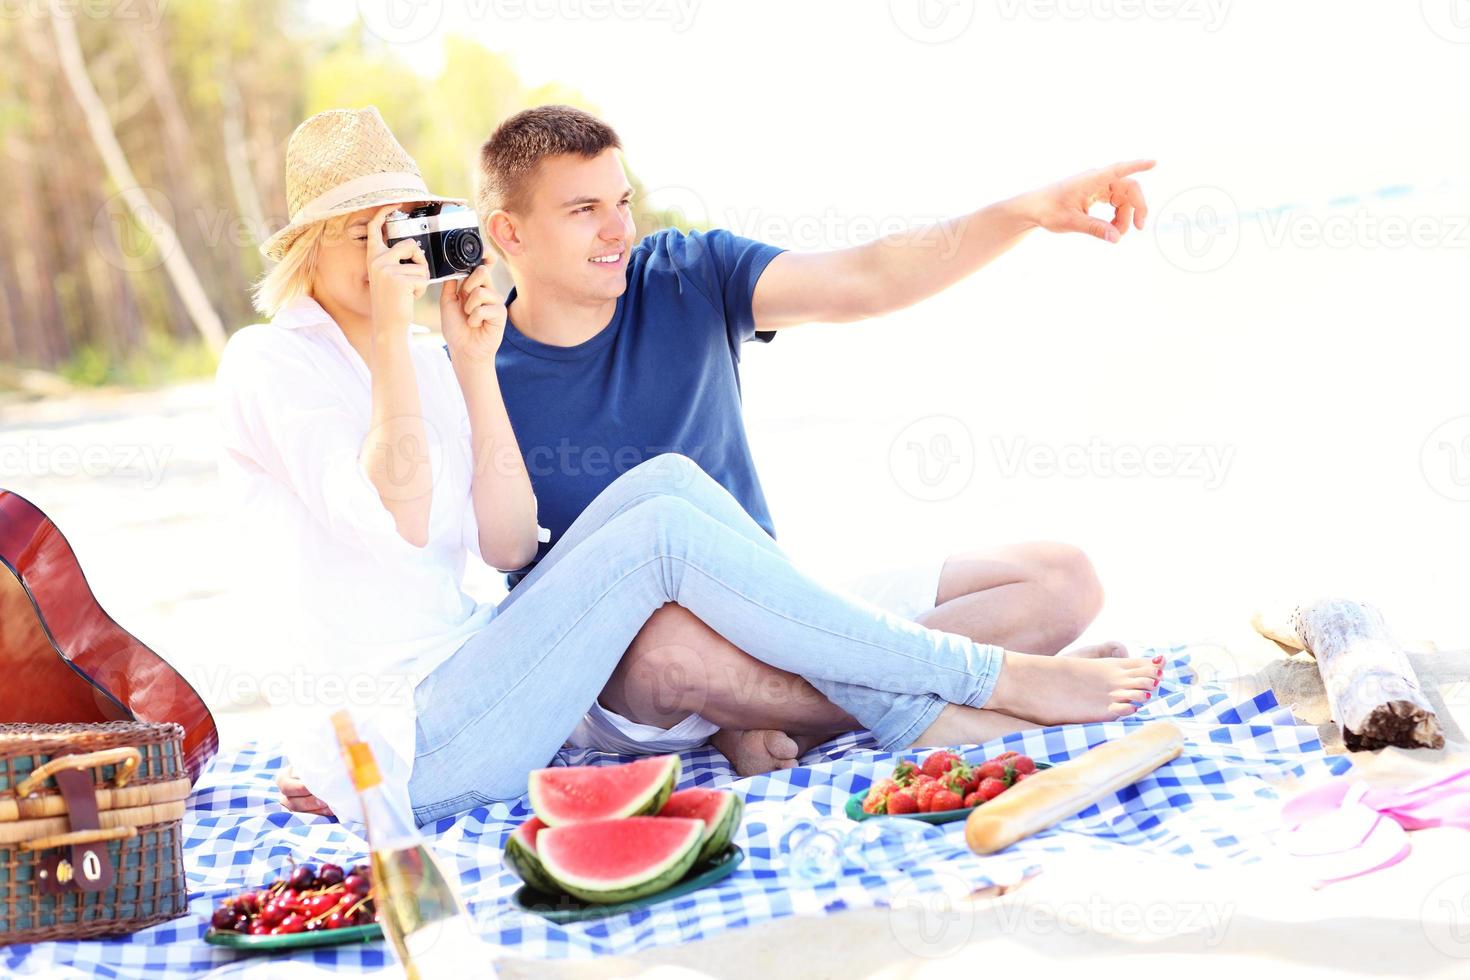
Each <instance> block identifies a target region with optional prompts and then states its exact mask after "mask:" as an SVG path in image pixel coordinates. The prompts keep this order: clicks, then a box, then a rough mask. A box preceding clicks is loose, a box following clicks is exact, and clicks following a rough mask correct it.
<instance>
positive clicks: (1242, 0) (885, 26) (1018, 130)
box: [311, 0, 1470, 244]
mask: <svg viewBox="0 0 1470 980" xmlns="http://www.w3.org/2000/svg"><path fill="white" fill-rule="evenodd" d="M356 7H357V9H358V10H359V11H360V13H361V15H362V16H363V18H364V20H365V22H366V23H367V24H368V25H369V27H370V28H371V29H374V30H375V31H376V33H379V34H380V35H384V36H386V37H388V38H389V39H390V40H392V41H394V42H395V43H397V42H405V43H401V44H399V45H398V46H399V48H400V50H401V51H402V52H403V54H404V56H405V57H406V58H407V59H409V60H410V61H411V62H414V63H418V64H422V65H424V66H425V67H426V69H432V68H433V67H435V66H436V65H437V62H438V59H439V56H440V51H441V45H442V37H443V35H444V34H445V33H446V32H461V33H464V34H468V35H470V36H473V37H475V38H476V39H478V40H480V41H481V42H483V43H484V44H485V45H487V46H488V47H490V48H492V49H496V50H501V51H507V52H509V53H510V54H511V55H512V57H513V59H514V62H515V64H516V66H517V68H518V70H519V72H520V74H521V75H522V77H523V78H524V79H525V80H526V81H527V82H528V83H529V84H539V83H541V82H544V81H553V80H554V81H561V82H565V83H568V84H570V85H573V86H575V87H577V88H578V89H580V90H581V91H582V92H583V93H584V94H585V95H586V96H587V97H588V98H589V99H591V100H592V101H593V102H594V103H596V104H597V105H599V106H600V107H601V110H602V112H603V114H604V116H605V118H607V119H608V120H609V121H610V122H612V124H613V125H614V126H615V127H616V128H617V129H618V130H619V132H620V134H621V135H622V137H623V140H624V143H625V145H626V147H627V149H628V154H629V159H630V161H631V162H632V164H633V166H634V167H635V168H636V169H637V171H638V172H639V173H640V174H641V175H642V176H643V177H644V179H645V180H646V181H647V183H648V185H649V187H650V188H665V187H670V188H692V189H694V190H695V191H696V192H697V193H698V195H699V196H700V198H701V199H702V206H703V207H705V208H706V209H707V210H708V211H709V212H710V214H711V217H712V218H714V219H716V221H715V223H716V224H722V225H725V226H730V225H732V224H734V223H735V222H734V221H732V220H731V216H732V214H739V215H743V216H744V219H743V220H749V221H757V222H758V220H759V216H760V215H761V214H767V213H768V214H775V215H785V216H791V215H805V216H809V221H810V222H811V223H812V224H813V225H815V224H816V223H817V221H818V219H820V218H821V217H822V216H823V215H824V214H825V213H826V211H827V209H829V208H832V209H836V210H837V211H840V212H842V213H845V214H849V215H850V214H853V213H861V214H863V215H867V216H872V217H875V218H881V217H889V216H893V217H905V216H912V217H914V218H924V217H928V216H931V215H936V214H948V213H952V212H956V211H963V210H969V209H970V208H972V207H975V206H978V205H980V204H983V203H985V202H987V201H989V200H991V199H993V198H994V197H996V196H997V195H1001V194H1005V193H1009V192H1012V191H1016V190H1021V189H1025V188H1027V187H1030V186H1032V185H1034V184H1036V183H1037V182H1039V181H1044V180H1048V179H1050V178H1053V177H1059V176H1063V175H1066V174H1069V173H1071V172H1073V171H1076V170H1079V169H1083V168H1085V167H1088V166H1093V165H1097V164H1100V163H1103V162H1107V161H1112V160H1115V159H1129V158H1133V157H1138V156H1153V157H1157V158H1158V159H1159V160H1160V161H1161V167H1160V170H1159V171H1158V173H1157V174H1156V175H1155V186H1156V187H1157V188H1158V189H1159V190H1160V191H1162V192H1167V191H1168V190H1169V189H1170V188H1185V187H1192V186H1195V185H1198V184H1212V185H1225V186H1228V187H1229V189H1230V192H1231V194H1232V195H1233V196H1234V198H1235V199H1236V201H1237V202H1238V203H1239V204H1240V205H1241V206H1242V207H1272V206H1275V205H1279V204H1285V203H1292V202H1308V203H1310V202H1313V201H1316V200H1318V199H1326V198H1330V197H1332V196H1334V195H1337V194H1341V193H1351V192H1360V191H1365V190H1370V189H1372V188H1374V187H1377V186H1381V185H1383V184H1397V183H1404V182H1416V183H1422V182H1425V181H1437V180H1440V179H1443V178H1446V177H1451V176H1463V175H1464V174H1465V172H1466V164H1467V162H1470V126H1467V125H1466V123H1467V120H1466V117H1465V114H1464V100H1463V98H1462V96H1463V93H1464V92H1465V91H1466V83H1467V81H1470V3H1467V2H1466V0H1400V2H1395V3H1391V4H1390V3H1383V2H1379V0H1293V2H1291V3H1271V2H1267V0H989V2H982V0H801V2H790V0H741V2H730V0H464V2H457V0H359V2H358V3H357V4H356ZM311 9H312V10H313V12H314V13H317V14H318V15H319V16H322V17H324V18H326V19H340V18H341V16H343V13H344V12H345V13H348V14H350V13H351V12H352V10H353V5H350V4H340V3H339V4H327V3H321V2H317V3H314V4H312V5H311ZM1457 18H1458V19H1457ZM686 195H687V192H683V191H679V190H673V191H671V192H670V197H671V199H673V200H674V201H675V202H676V203H683V199H684V197H685V196H686ZM823 227H827V226H826V225H823ZM842 227H847V228H850V227H851V226H842ZM860 232H861V228H855V229H852V230H851V231H843V230H839V232H838V233H837V235H836V237H839V238H840V237H841V236H842V235H844V234H851V235H857V234H859V233H860ZM798 233H799V232H798ZM832 244H842V242H841V241H832Z"/></svg>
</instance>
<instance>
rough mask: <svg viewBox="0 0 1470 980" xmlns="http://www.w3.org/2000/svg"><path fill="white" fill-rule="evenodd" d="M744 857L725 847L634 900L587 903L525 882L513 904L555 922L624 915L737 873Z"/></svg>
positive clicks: (736, 848)
mask: <svg viewBox="0 0 1470 980" xmlns="http://www.w3.org/2000/svg"><path fill="white" fill-rule="evenodd" d="M744 860H745V852H744V851H742V850H741V849H740V848H738V847H736V846H735V845H734V844H731V845H730V846H729V847H727V848H726V849H725V853H723V854H721V855H720V856H719V857H717V858H715V859H714V860H712V861H706V862H705V863H704V864H703V865H697V866H696V867H694V868H692V869H690V872H689V874H687V875H685V876H684V877H683V878H680V879H679V880H678V881H676V882H675V883H674V884H672V885H670V886H669V887H668V888H665V889H664V890H663V891H661V892H656V893H654V894H652V895H646V896H644V897H643V898H639V899H635V900H634V901H631V902H617V903H615V904H613V905H598V904H595V903H593V902H584V901H582V900H581V899H579V898H572V897H571V896H570V895H547V894H544V893H543V892H538V891H532V890H531V889H530V888H528V887H527V886H525V885H522V886H521V887H520V888H519V889H517V890H516V893H515V894H514V895H512V896H511V897H510V903H511V904H512V905H514V906H515V907H516V908H518V909H520V910H521V911H522V912H533V913H535V914H536V915H539V916H541V917H542V918H543V919H550V920H551V921H552V922H586V921H587V920H589V919H603V918H606V917H607V916H610V915H622V914H623V913H624V912H633V911H636V910H638V909H642V908H647V907H648V906H650V905H656V904H658V903H659V902H667V901H668V900H669V899H671V898H680V897H682V896H684V895H688V894H689V893H690V892H693V891H698V890H699V889H701V888H704V887H705V886H706V885H713V884H714V883H715V882H717V881H722V880H724V879H725V878H728V877H730V875H732V874H734V873H735V869H736V868H738V867H740V862H741V861H744Z"/></svg>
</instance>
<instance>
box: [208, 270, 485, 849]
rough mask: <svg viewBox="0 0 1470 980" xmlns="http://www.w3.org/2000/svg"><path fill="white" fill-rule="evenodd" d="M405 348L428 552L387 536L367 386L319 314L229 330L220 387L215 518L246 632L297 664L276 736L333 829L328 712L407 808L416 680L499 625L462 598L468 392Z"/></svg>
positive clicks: (339, 774)
mask: <svg viewBox="0 0 1470 980" xmlns="http://www.w3.org/2000/svg"><path fill="white" fill-rule="evenodd" d="M410 329H411V330H413V331H415V332H424V331H423V328H419V327H415V328H410ZM409 349H410V350H411V352H412V356H413V361H414V369H415V373H416V375H417V378H418V386H419V398H420V404H421V407H422V411H423V417H424V428H425V432H426V434H427V438H428V445H427V446H426V447H423V449H424V450H425V451H426V453H427V465H429V466H431V467H432V468H433V484H434V490H433V499H432V501H431V503H430V511H429V540H428V543H427V544H426V546H425V547H423V548H419V547H416V546H414V545H412V544H410V543H409V542H407V541H406V540H404V539H403V537H402V536H400V535H399V533H398V531H397V528H396V526H395V523H394V520H393V516H392V514H390V513H389V512H388V510H387V508H386V507H384V506H383V503H382V500H381V498H380V497H379V495H378V490H377V488H376V487H375V486H374V485H373V483H372V481H371V480H370V479H369V478H368V475H367V473H366V472H365V471H364V470H363V467H362V465H361V454H362V447H363V442H364V440H365V439H366V438H367V435H368V429H369V427H370V419H371V410H372V397H371V387H370V386H371V376H370V374H369V371H368V367H367V364H366V363H364V361H363V359H362V358H361V357H360V356H359V355H358V353H357V351H356V350H355V349H353V347H352V345H351V344H349V343H348V342H347V338H346V337H345V336H344V335H343V333H342V331H341V329H339V328H338V326H337V325H336V323H335V321H333V320H332V318H331V317H330V316H329V315H328V314H327V312H326V310H324V309H323V308H322V307H321V305H320V304H318V303H317V302H316V301H315V300H312V299H299V300H296V301H295V302H293V303H291V304H289V305H288V306H287V307H286V308H284V309H283V310H281V312H280V313H278V314H277V315H276V316H275V317H274V318H273V319H272V321H271V322H270V323H267V324H256V325H254V326H249V327H246V328H244V329H243V330H241V331H239V332H238V333H236V334H235V335H234V336H233V337H231V338H230V341H229V343H228V344H227V345H226V347H225V351H224V354H223V356H222V357H221V359H220V365H219V372H218V374H217V375H216V379H215V383H216V394H217V399H218V409H219V418H220V422H221V424H222V426H223V429H224V432H223V444H222V450H223V451H222V456H221V459H220V477H221V483H222V486H223V490H224V501H225V506H224V516H225V518H226V520H227V521H229V522H231V523H232V524H233V525H234V527H233V529H232V530H233V531H234V532H236V536H237V538H238V550H237V552H236V553H235V554H234V555H232V556H231V558H232V560H233V559H234V558H235V557H236V555H238V556H239V559H240V560H239V562H238V564H237V566H236V567H237V570H238V571H239V572H240V573H242V574H241V575H240V579H241V581H242V586H241V591H242V596H241V598H244V599H245V600H246V601H247V602H248V604H249V605H248V606H247V608H248V609H249V614H248V615H247V616H244V617H242V619H243V620H245V622H242V623H241V626H242V627H245V628H246V629H248V630H249V632H250V634H251V636H252V638H253V640H252V641H253V642H255V643H270V644H272V646H273V649H272V650H271V652H272V654H273V656H272V657H271V659H272V660H273V661H277V662H280V663H283V664H290V665H292V666H291V668H290V672H291V674H292V677H291V678H290V681H291V684H290V686H289V687H288V688H287V690H288V691H289V694H287V695H286V698H287V699H288V700H290V701H293V702H296V703H297V704H298V705H299V706H300V707H302V708H304V709H305V710H303V711H301V712H300V714H301V716H302V718H301V723H294V722H293V723H292V724H290V725H288V726H284V727H285V728H286V730H285V731H282V732H281V735H282V736H283V737H285V739H286V743H287V744H286V750H287V753H288V756H289V758H290V762H291V764H292V765H294V766H295V768H296V770H297V773H298V774H299V775H300V776H301V778H302V779H303V781H304V782H305V783H306V785H307V787H308V788H310V789H311V791H312V792H313V793H314V794H316V795H317V796H318V797H320V798H321V799H323V800H324V801H326V803H327V804H328V805H329V806H331V807H332V809H333V811H334V812H335V813H336V814H337V815H338V816H339V817H341V818H343V819H351V820H356V819H359V818H360V809H359V807H358V805H357V799H356V795H355V793H354V792H353V790H352V786H351V783H350V781H349V779H348V776H347V771H346V768H345V767H344V765H343V762H342V759H341V755H340V753H339V751H338V749H337V745H336V741H335V739H334V738H333V737H332V735H331V727H330V723H329V718H330V716H331V714H332V713H333V712H334V711H336V710H338V709H339V708H343V707H346V708H348V709H349V710H350V711H351V712H352V714H353V717H354V719H355V720H356V721H357V725H358V730H359V734H360V735H361V736H362V737H364V738H366V739H367V740H368V741H369V742H370V744H371V745H372V746H373V749H374V753H375V754H376V756H377V760H378V764H379V767H380V768H381V769H382V771H383V777H384V781H385V784H386V785H387V787H388V789H389V790H390V792H393V793H394V794H395V795H396V796H397V797H398V798H399V799H400V800H407V796H408V794H407V786H408V778H409V776H410V775H411V773H412V767H413V758H414V748H415V728H414V718H415V716H414V711H413V688H414V685H416V684H417V683H418V682H419V681H420V680H422V679H423V678H424V677H425V676H427V675H428V674H429V673H430V672H431V671H432V670H433V669H434V668H435V667H437V666H438V665H439V664H441V663H443V662H444V661H445V660H447V659H448V658H449V657H450V655H452V654H453V653H454V652H455V651H456V650H458V649H459V647H460V646H461V645H462V644H463V643H464V642H465V641H466V640H468V639H469V638H470V637H471V636H472V635H474V634H475V633H476V632H477V631H479V630H480V629H482V628H483V627H484V626H485V624H486V623H488V622H489V621H490V619H491V617H493V616H494V615H495V607H494V606H493V605H491V604H488V603H477V602H475V601H474V600H473V599H471V598H470V597H469V596H468V595H466V594H465V592H464V591H463V589H462V587H461V583H462V580H463V577H464V572H465V557H466V551H468V552H470V553H471V554H474V555H475V556H476V557H477V558H478V557H479V553H480V552H479V528H478V524H477V522H476V520H475V512H474V506H473V504H472V501H471V498H470V484H471V476H472V471H473V460H472V457H471V453H470V433H469V415H468V412H467V411H466V409H465V402H464V396H463V394H462V393H461V391H460V388H459V383H458V381H457V379H456V378H455V375H454V371H453V368H452V367H451V365H450V363H449V359H448V357H446V356H445V353H444V350H443V348H442V347H441V346H439V345H438V344H437V343H433V342H430V341H428V340H427V339H424V338H410V343H409ZM402 448H405V449H407V450H409V452H410V454H414V455H420V458H422V454H420V453H419V452H418V450H417V449H416V448H415V447H402ZM247 669H248V665H247Z"/></svg>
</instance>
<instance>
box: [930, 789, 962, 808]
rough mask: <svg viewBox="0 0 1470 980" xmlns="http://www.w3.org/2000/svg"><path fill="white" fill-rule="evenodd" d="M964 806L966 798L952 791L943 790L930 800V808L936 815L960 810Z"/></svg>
mask: <svg viewBox="0 0 1470 980" xmlns="http://www.w3.org/2000/svg"><path fill="white" fill-rule="evenodd" d="M964 805H965V800H964V797H962V796H960V794H958V793H956V792H955V791H954V790H952V789H941V790H939V792H937V793H935V794H934V796H933V797H931V798H930V800H929V808H930V810H931V811H932V812H934V813H942V812H943V811H945V810H958V809H960V808H961V807H963V806H964Z"/></svg>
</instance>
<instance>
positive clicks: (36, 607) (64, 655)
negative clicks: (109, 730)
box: [0, 490, 219, 780]
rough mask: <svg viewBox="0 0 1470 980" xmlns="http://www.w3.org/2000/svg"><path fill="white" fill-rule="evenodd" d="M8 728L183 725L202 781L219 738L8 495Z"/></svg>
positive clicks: (2, 595)
mask: <svg viewBox="0 0 1470 980" xmlns="http://www.w3.org/2000/svg"><path fill="white" fill-rule="evenodd" d="M0 679H3V681H0V722H22V721H24V722H50V723H64V722H104V721H123V720H128V721H132V720H136V721H146V722H175V723H177V724H178V725H181V726H182V727H183V729H184V763H185V766H186V767H187V769H188V771H189V778H190V779H191V780H196V779H198V778H199V772H200V770H202V769H203V768H204V765H205V763H207V762H208V761H209V760H210V759H211V758H213V756H214V754H215V752H217V751H218V750H219V732H218V730H217V729H216V728H215V724H214V717H213V716H212V715H211V714H210V713H209V708H208V707H207V706H206V705H205V704H204V700H203V699H202V698H201V697H199V694H198V692H196V691H195V690H194V688H193V687H192V686H191V685H190V684H189V682H188V681H186V680H184V678H183V677H182V676H180V675H179V673H178V672H177V671H175V670H174V669H173V668H172V667H170V666H169V665H168V663H167V662H166V661H165V660H164V659H163V658H162V657H160V656H159V655H158V654H156V653H154V652H153V651H152V650H150V649H148V647H147V646H145V645H144V644H143V643H142V642H141V641H140V640H138V639H137V637H135V636H133V635H132V634H131V633H129V632H128V631H127V630H125V629H123V628H122V627H121V626H119V625H117V623H115V622H113V619H112V617H111V616H109V615H107V613H106V612H105V611H104V610H103V609H102V606H101V605H100V604H98V602H97V599H96V597H95V596H93V595H92V590H91V588H90V587H89V586H88V585H87V579H86V576H84V575H83V574H82V568H81V566H80V565H79V564H78V563H77V559H76V554H75V553H74V552H73V551H72V550H71V545H69V544H68V543H67V541H66V538H65V537H64V536H63V535H62V533H61V531H59V530H58V529H57V527H56V525H55V524H53V523H51V519H50V518H48V517H47V516H46V515H45V514H44V513H42V512H41V510H40V509H39V508H38V507H36V506H35V505H34V504H32V503H31V502H30V501H28V500H26V499H25V498H24V497H22V496H20V495H19V494H15V493H12V492H10V491H8V490H0Z"/></svg>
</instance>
